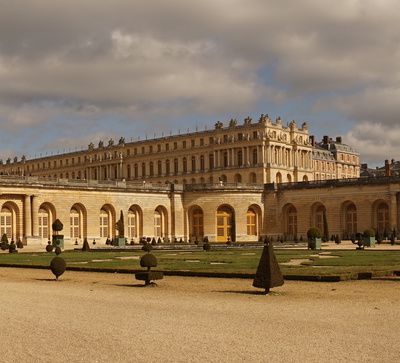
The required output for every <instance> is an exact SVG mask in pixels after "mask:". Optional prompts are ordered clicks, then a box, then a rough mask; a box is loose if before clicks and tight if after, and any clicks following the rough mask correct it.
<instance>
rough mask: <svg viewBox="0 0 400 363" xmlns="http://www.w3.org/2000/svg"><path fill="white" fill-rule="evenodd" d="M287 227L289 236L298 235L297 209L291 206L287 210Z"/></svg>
mask: <svg viewBox="0 0 400 363" xmlns="http://www.w3.org/2000/svg"><path fill="white" fill-rule="evenodd" d="M286 221H287V225H286V232H287V234H288V235H289V236H293V237H294V236H296V235H297V210H296V208H295V207H294V206H293V205H291V206H290V207H289V208H288V209H287V218H286Z"/></svg>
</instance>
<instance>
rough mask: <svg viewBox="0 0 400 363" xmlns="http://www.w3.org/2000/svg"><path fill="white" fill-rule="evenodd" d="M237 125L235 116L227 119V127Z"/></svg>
mask: <svg viewBox="0 0 400 363" xmlns="http://www.w3.org/2000/svg"><path fill="white" fill-rule="evenodd" d="M236 125H237V120H236V119H235V118H231V120H230V121H229V127H235V126H236Z"/></svg>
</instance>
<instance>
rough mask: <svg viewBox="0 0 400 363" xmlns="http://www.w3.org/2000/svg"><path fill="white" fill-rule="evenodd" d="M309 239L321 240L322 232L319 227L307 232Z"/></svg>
mask: <svg viewBox="0 0 400 363" xmlns="http://www.w3.org/2000/svg"><path fill="white" fill-rule="evenodd" d="M307 238H308V239H316V238H321V231H320V230H319V229H318V228H317V227H311V228H310V229H309V230H308V231H307Z"/></svg>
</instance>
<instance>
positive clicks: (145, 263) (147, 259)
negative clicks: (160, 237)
mask: <svg viewBox="0 0 400 363" xmlns="http://www.w3.org/2000/svg"><path fill="white" fill-rule="evenodd" d="M140 266H141V267H146V268H147V269H148V270H150V268H152V267H157V258H156V256H154V255H153V254H152V253H146V254H145V255H143V256H142V257H141V259H140Z"/></svg>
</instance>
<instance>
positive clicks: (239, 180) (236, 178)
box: [234, 174, 242, 183]
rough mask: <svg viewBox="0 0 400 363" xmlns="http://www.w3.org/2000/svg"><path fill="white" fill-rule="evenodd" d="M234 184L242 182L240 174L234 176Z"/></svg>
mask: <svg viewBox="0 0 400 363" xmlns="http://www.w3.org/2000/svg"><path fill="white" fill-rule="evenodd" d="M234 180H235V183H241V182H242V176H241V175H240V174H235V179H234Z"/></svg>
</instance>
